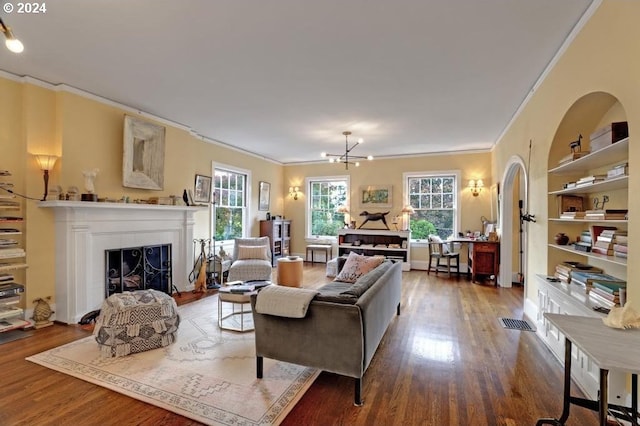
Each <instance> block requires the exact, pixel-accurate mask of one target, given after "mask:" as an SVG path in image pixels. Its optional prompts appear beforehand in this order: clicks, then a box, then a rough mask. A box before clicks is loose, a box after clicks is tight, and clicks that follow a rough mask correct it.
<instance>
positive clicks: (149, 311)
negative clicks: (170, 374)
mask: <svg viewBox="0 0 640 426" xmlns="http://www.w3.org/2000/svg"><path fill="white" fill-rule="evenodd" d="M179 323H180V317H179V316H178V307H177V305H176V301H175V300H173V297H171V296H169V295H168V294H166V293H163V292H160V291H156V290H138V291H132V292H124V293H116V294H112V295H111V296H109V297H108V298H107V299H106V300H105V301H104V303H103V304H102V308H101V310H100V316H98V319H97V320H96V326H95V328H94V329H93V335H94V336H95V337H96V341H97V342H98V346H99V347H100V352H101V353H102V356H105V357H119V356H125V355H129V354H133V353H136V352H144V351H148V350H150V349H156V348H161V347H164V346H168V345H170V344H171V343H173V342H174V341H175V338H176V333H177V331H178V324H179Z"/></svg>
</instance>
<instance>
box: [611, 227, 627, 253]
mask: <svg viewBox="0 0 640 426" xmlns="http://www.w3.org/2000/svg"><path fill="white" fill-rule="evenodd" d="M628 238H629V237H627V235H626V233H625V235H616V240H615V241H614V242H613V255H614V256H615V257H624V258H626V257H627V252H628V250H629V249H628V246H627V244H628Z"/></svg>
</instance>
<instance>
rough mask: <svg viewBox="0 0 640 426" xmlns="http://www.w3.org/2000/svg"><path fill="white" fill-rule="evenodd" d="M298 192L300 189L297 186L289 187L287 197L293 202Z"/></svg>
mask: <svg viewBox="0 0 640 426" xmlns="http://www.w3.org/2000/svg"><path fill="white" fill-rule="evenodd" d="M298 191H300V188H299V187H297V186H290V187H289V197H292V198H293V199H294V200H297V199H298Z"/></svg>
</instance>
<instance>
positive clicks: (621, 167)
mask: <svg viewBox="0 0 640 426" xmlns="http://www.w3.org/2000/svg"><path fill="white" fill-rule="evenodd" d="M628 174H629V163H624V164H618V165H617V166H614V167H613V168H612V169H610V170H607V179H611V178H616V177H619V176H626V175H628Z"/></svg>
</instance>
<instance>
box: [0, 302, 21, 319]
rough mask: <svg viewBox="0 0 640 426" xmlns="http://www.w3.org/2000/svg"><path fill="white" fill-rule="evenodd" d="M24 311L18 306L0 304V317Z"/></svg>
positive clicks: (12, 315) (9, 316)
mask: <svg viewBox="0 0 640 426" xmlns="http://www.w3.org/2000/svg"><path fill="white" fill-rule="evenodd" d="M23 313H24V311H23V310H22V308H20V307H18V306H12V305H4V304H0V319H4V318H11V317H16V316H18V315H22V314H23Z"/></svg>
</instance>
